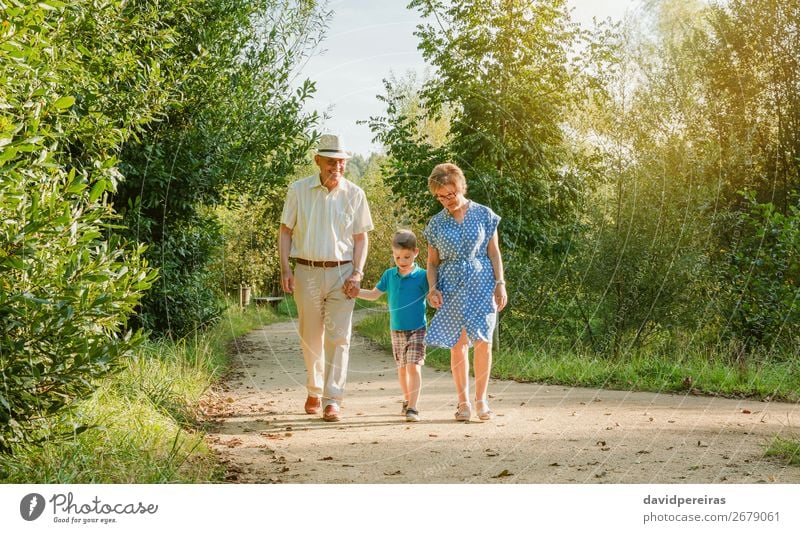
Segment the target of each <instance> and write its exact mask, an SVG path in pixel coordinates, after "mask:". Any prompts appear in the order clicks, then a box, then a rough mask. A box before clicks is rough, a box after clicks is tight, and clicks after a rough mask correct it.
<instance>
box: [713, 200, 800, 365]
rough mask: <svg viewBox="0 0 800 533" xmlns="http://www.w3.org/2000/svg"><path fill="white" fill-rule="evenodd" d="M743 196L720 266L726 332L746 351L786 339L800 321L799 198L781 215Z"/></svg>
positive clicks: (794, 336)
mask: <svg viewBox="0 0 800 533" xmlns="http://www.w3.org/2000/svg"><path fill="white" fill-rule="evenodd" d="M745 198H746V200H747V202H748V204H749V211H746V212H743V213H741V214H739V215H738V224H737V230H738V231H739V233H740V234H741V237H740V239H739V242H737V243H736V244H735V245H734V247H733V248H732V249H731V250H729V252H728V259H729V264H728V268H727V270H726V271H725V279H726V281H727V283H726V287H727V289H728V291H729V294H728V306H727V309H726V310H727V312H728V317H729V328H730V333H731V334H732V335H733V336H734V337H735V338H738V339H740V340H741V341H742V342H743V345H744V347H745V348H746V349H747V350H751V349H752V348H754V347H756V346H759V345H761V346H767V347H774V345H775V343H779V342H785V343H787V344H790V343H791V342H792V341H794V342H796V341H797V331H796V325H797V324H799V323H800V203H798V204H796V205H792V206H790V207H789V210H788V213H787V214H783V213H781V212H779V211H778V210H777V209H776V207H775V205H773V204H772V203H759V202H757V201H756V199H755V195H754V194H753V193H752V192H748V193H746V194H745Z"/></svg>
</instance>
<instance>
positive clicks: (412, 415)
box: [406, 408, 419, 422]
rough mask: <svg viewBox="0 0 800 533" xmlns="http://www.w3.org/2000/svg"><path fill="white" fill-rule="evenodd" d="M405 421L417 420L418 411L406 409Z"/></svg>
mask: <svg viewBox="0 0 800 533" xmlns="http://www.w3.org/2000/svg"><path fill="white" fill-rule="evenodd" d="M406 422H419V411H417V410H416V409H411V408H409V409H406Z"/></svg>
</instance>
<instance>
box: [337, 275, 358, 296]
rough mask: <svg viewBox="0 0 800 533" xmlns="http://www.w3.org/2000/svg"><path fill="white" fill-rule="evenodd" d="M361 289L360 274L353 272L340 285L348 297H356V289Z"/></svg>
mask: <svg viewBox="0 0 800 533" xmlns="http://www.w3.org/2000/svg"><path fill="white" fill-rule="evenodd" d="M360 289H361V274H357V273H355V272H354V273H353V274H351V275H350V277H349V278H347V279H346V280H345V282H344V286H342V292H343V293H344V294H345V296H347V298H348V299H353V298H356V297H358V291H359V290H360Z"/></svg>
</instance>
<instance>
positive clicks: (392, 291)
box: [358, 230, 428, 422]
mask: <svg viewBox="0 0 800 533" xmlns="http://www.w3.org/2000/svg"><path fill="white" fill-rule="evenodd" d="M417 255H419V248H417V238H416V236H414V234H413V233H412V232H410V231H408V230H400V231H398V232H397V233H395V234H394V239H392V257H393V258H394V263H395V265H397V266H396V267H394V268H389V269H387V270H386V271H385V272H384V273H383V275H382V276H381V279H380V281H379V282H378V284H377V285H376V286H375V288H374V289H372V290H367V289H360V290H359V292H358V297H359V298H363V299H365V300H377V299H378V298H380V296H381V295H382V294H383V293H384V292H387V293H389V327H390V329H391V334H392V353H394V359H395V362H396V363H397V375H398V377H399V378H400V388H401V389H402V391H403V414H404V415H405V416H406V420H407V421H408V422H418V421H419V411H418V410H417V401H418V400H419V390H420V387H421V386H422V365H424V364H425V324H426V321H425V297H426V295H427V294H428V278H427V274H426V272H425V269H424V268H420V267H418V266H417V264H416V263H415V262H414V260H415V259H416V258H417Z"/></svg>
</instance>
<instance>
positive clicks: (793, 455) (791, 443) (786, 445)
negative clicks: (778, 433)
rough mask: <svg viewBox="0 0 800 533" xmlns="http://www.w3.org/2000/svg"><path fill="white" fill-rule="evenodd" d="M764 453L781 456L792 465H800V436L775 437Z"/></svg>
mask: <svg viewBox="0 0 800 533" xmlns="http://www.w3.org/2000/svg"><path fill="white" fill-rule="evenodd" d="M764 455H766V456H767V457H779V458H781V459H783V460H785V461H786V463H787V464H790V465H800V438H791V439H786V438H783V437H775V438H774V439H773V440H772V443H771V444H770V445H769V446H768V447H767V451H766V452H765V453H764Z"/></svg>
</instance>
